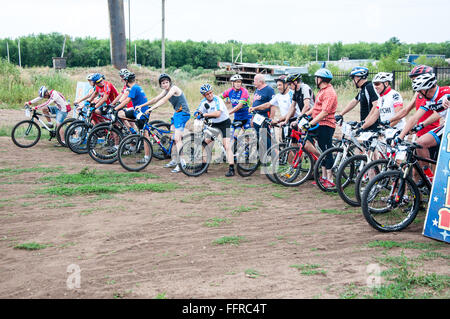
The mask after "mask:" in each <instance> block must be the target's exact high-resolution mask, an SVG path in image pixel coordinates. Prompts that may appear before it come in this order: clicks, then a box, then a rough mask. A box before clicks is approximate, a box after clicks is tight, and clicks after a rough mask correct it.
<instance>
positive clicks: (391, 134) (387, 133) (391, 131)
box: [384, 128, 397, 138]
mask: <svg viewBox="0 0 450 319" xmlns="http://www.w3.org/2000/svg"><path fill="white" fill-rule="evenodd" d="M395 132H397V130H396V129H393V128H390V129H387V130H386V131H385V133H384V135H385V136H386V138H393V137H394V135H395Z"/></svg>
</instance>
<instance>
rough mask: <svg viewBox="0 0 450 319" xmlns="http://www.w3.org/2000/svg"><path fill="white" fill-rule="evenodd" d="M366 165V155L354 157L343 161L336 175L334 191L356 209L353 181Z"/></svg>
mask: <svg viewBox="0 0 450 319" xmlns="http://www.w3.org/2000/svg"><path fill="white" fill-rule="evenodd" d="M366 163H367V156H366V155H355V156H352V157H350V158H348V159H347V160H345V161H344V162H343V163H342V165H341V166H340V167H339V169H338V172H337V174H336V189H337V192H338V194H339V196H340V197H341V198H342V200H343V201H344V202H346V203H347V204H349V205H350V206H354V207H357V206H359V202H358V200H357V199H356V195H355V181H356V177H357V176H358V173H359V172H360V171H361V170H362V168H363V167H364V166H365V165H366Z"/></svg>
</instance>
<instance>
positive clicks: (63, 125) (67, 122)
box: [56, 117, 76, 147]
mask: <svg viewBox="0 0 450 319" xmlns="http://www.w3.org/2000/svg"><path fill="white" fill-rule="evenodd" d="M74 121H76V119H75V118H73V117H72V118H70V119H65V120H64V121H63V122H62V123H61V124H60V125H59V126H58V127H57V128H56V139H57V140H58V143H59V144H60V145H61V146H64V147H67V145H66V140H65V137H66V130H67V128H68V127H69V126H70V124H72V123H73V122H74ZM61 130H63V131H62V134H63V135H64V141H63V140H61V134H60V131H61Z"/></svg>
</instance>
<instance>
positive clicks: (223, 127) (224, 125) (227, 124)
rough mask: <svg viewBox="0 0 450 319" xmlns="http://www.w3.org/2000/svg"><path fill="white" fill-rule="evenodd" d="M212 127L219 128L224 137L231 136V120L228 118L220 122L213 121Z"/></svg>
mask: <svg viewBox="0 0 450 319" xmlns="http://www.w3.org/2000/svg"><path fill="white" fill-rule="evenodd" d="M211 127H214V128H216V129H219V130H220V132H221V133H222V137H223V138H226V137H230V131H231V129H230V128H231V120H230V119H226V120H225V121H222V122H219V123H212V124H211Z"/></svg>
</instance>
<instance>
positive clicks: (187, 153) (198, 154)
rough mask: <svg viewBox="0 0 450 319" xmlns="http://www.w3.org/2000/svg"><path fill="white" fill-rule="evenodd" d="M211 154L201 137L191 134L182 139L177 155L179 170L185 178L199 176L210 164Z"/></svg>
mask: <svg viewBox="0 0 450 319" xmlns="http://www.w3.org/2000/svg"><path fill="white" fill-rule="evenodd" d="M211 158H212V152H211V148H210V147H209V146H208V144H207V143H206V142H205V141H204V140H203V139H202V137H201V136H197V135H195V134H192V135H190V136H188V137H187V138H185V139H184V142H183V146H182V147H181V149H180V151H179V153H178V159H179V163H180V164H179V166H180V170H181V171H182V172H183V173H184V174H185V175H187V176H194V177H197V176H200V175H202V174H203V173H204V172H205V171H206V170H207V169H208V166H209V164H210V163H211Z"/></svg>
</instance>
